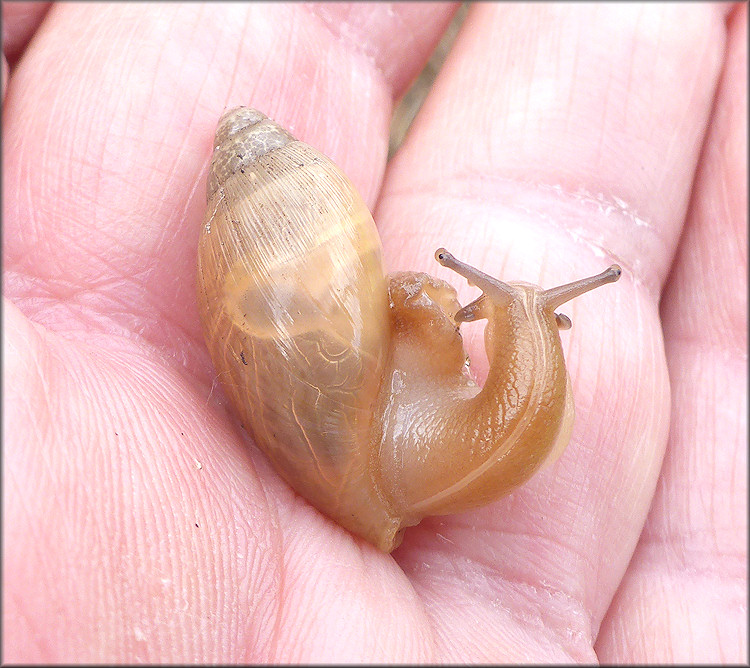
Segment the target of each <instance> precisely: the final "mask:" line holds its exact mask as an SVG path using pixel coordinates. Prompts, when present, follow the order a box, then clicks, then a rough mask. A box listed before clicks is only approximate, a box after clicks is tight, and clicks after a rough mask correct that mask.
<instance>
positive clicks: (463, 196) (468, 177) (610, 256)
mask: <svg viewBox="0 0 750 668" xmlns="http://www.w3.org/2000/svg"><path fill="white" fill-rule="evenodd" d="M478 177H480V178H478ZM446 180H447V181H448V182H450V184H451V186H452V185H453V184H459V187H458V188H457V191H456V192H453V191H452V188H445V187H442V188H440V187H438V186H437V185H436V186H433V185H432V184H431V183H430V182H424V183H420V184H419V186H418V187H409V188H406V189H403V188H402V189H393V190H389V191H388V198H389V200H391V201H392V200H397V199H398V198H399V197H405V198H407V199H408V198H410V197H413V196H414V195H417V196H419V195H422V194H424V195H425V196H429V197H434V196H435V193H436V192H437V193H441V197H444V198H450V201H459V202H460V201H462V200H466V201H468V202H470V203H476V202H477V200H479V201H480V202H481V203H482V205H491V204H492V201H493V199H495V200H497V201H498V202H499V204H500V206H501V207H503V208H507V207H511V210H515V211H519V212H524V210H523V209H522V208H520V207H519V206H518V205H515V204H514V203H508V202H507V201H503V195H504V193H503V192H500V193H497V194H495V193H493V190H492V183H498V184H500V185H501V186H503V187H507V186H508V185H512V184H518V186H519V188H521V187H531V188H537V189H544V188H548V189H550V190H551V191H553V192H554V193H555V195H561V196H563V197H564V198H567V202H568V203H570V202H572V203H573V204H578V203H579V202H580V201H581V199H580V197H579V196H578V195H577V194H575V193H573V192H572V191H570V190H563V189H561V188H560V187H559V186H557V185H548V184H539V183H530V182H527V181H524V180H517V179H510V178H507V177H499V178H491V177H488V176H487V175H486V174H481V175H477V174H473V173H471V172H466V173H464V174H460V175H455V174H453V175H448V176H447V177H446V175H441V176H440V177H439V181H440V183H443V182H444V181H446ZM463 183H470V184H472V185H474V186H476V184H477V183H480V184H481V185H482V187H481V188H480V189H478V190H477V189H476V188H474V191H473V192H461V186H460V184H463ZM485 184H489V186H488V187H484V186H485ZM438 185H439V184H438ZM480 192H481V193H482V194H481V195H480V194H479V193H480ZM531 196H532V197H533V196H534V191H533V190H531ZM414 199H418V197H416V198H414ZM595 201H596V200H595ZM604 202H605V203H606V204H607V206H609V207H611V208H612V209H616V210H620V211H627V212H628V213H627V215H626V216H621V218H622V219H623V220H625V221H628V219H631V220H632V219H633V218H634V217H635V219H637V220H639V221H640V220H641V219H640V218H637V216H634V214H633V213H632V211H631V210H630V209H629V208H628V205H627V204H624V203H623V202H622V201H621V200H617V199H615V200H614V201H610V200H609V199H608V198H606V196H605V199H604ZM446 207H447V205H446ZM583 213H584V214H585V213H586V212H585V211H584V212H583ZM586 218H587V216H586V215H582V216H581V221H585V220H586ZM534 222H535V223H537V224H540V223H541V224H544V225H545V226H547V227H549V228H550V229H551V230H553V231H555V232H563V233H564V234H565V235H566V236H567V237H569V238H570V239H571V240H572V242H573V246H574V247H575V248H576V249H580V246H581V242H583V243H585V244H586V246H588V248H589V250H590V252H591V253H592V255H593V257H594V260H593V262H592V264H596V263H600V262H601V261H602V259H601V256H602V255H604V256H605V258H606V260H605V262H608V261H613V262H616V263H617V264H619V265H620V266H621V267H623V272H624V273H625V274H626V275H627V276H628V277H629V278H630V279H631V280H632V282H633V283H634V284H636V285H642V286H643V287H645V288H646V290H647V291H648V292H649V294H658V292H659V291H660V289H661V287H660V286H661V283H662V279H660V278H659V279H658V280H657V278H654V279H652V280H644V277H645V276H644V272H643V271H641V270H640V269H637V268H635V267H632V266H631V263H630V262H629V260H628V259H627V258H626V257H624V256H623V255H621V254H620V253H618V252H617V251H616V250H615V249H614V248H612V247H611V246H612V245H613V244H609V243H608V244H602V243H599V242H597V241H595V240H594V239H592V238H588V239H582V238H581V236H580V235H578V234H576V233H574V232H573V231H572V230H571V229H570V228H569V227H567V226H560V225H556V224H555V223H554V222H553V218H552V217H550V216H546V215H543V216H541V219H540V218H539V217H538V216H537V218H536V219H535V221H534ZM646 225H647V226H648V227H649V230H650V231H651V232H653V236H654V239H655V242H654V243H655V244H656V242H662V243H663V244H664V245H666V242H664V241H662V240H661V239H660V238H659V235H658V229H659V228H657V227H656V226H652V225H650V224H648V223H646ZM609 236H610V237H611V239H610V241H612V242H614V241H615V240H616V238H617V237H615V231H614V230H613V231H612V232H611V233H610V235H609ZM577 252H580V251H577ZM658 253H659V251H658V250H654V254H658Z"/></svg>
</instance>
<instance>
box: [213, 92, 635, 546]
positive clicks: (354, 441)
mask: <svg viewBox="0 0 750 668" xmlns="http://www.w3.org/2000/svg"><path fill="white" fill-rule="evenodd" d="M207 199H208V207H207V212H206V218H205V221H204V225H203V228H202V232H201V236H200V243H199V250H198V306H199V313H200V316H201V324H202V327H203V332H204V336H205V339H206V343H207V346H208V350H209V352H210V355H211V358H212V360H213V363H214V366H215V368H216V371H217V373H218V378H219V380H220V381H221V384H222V386H223V388H224V390H225V392H226V394H227V396H228V397H229V399H230V401H231V403H232V405H233V407H234V409H235V411H236V412H237V414H238V415H239V417H240V419H241V421H242V424H243V426H244V427H245V428H246V429H247V430H248V432H250V434H251V435H252V437H253V439H254V441H255V443H256V444H257V445H258V446H260V447H261V448H262V449H263V451H264V452H265V453H266V455H267V456H268V457H269V459H270V460H271V461H272V462H273V464H274V466H275V467H276V469H277V470H278V471H279V473H280V474H281V475H282V476H283V477H284V478H285V479H286V480H287V482H288V483H289V484H290V485H291V486H292V487H293V488H294V489H295V490H296V491H297V492H298V493H299V494H301V495H302V496H304V497H305V498H306V499H307V500H308V501H309V502H310V503H312V504H313V505H314V506H315V507H317V508H318V509H319V510H321V511H322V512H323V513H325V514H326V515H328V516H329V517H331V518H333V519H334V520H336V521H337V522H338V523H339V524H341V525H342V526H344V527H346V528H347V529H349V530H350V531H352V532H354V533H356V534H358V535H360V536H363V537H364V538H366V539H367V540H368V541H370V542H371V543H373V544H374V545H376V546H377V547H379V548H380V549H382V550H384V551H391V550H392V549H394V548H395V547H396V546H397V545H398V544H399V543H400V542H401V536H402V533H403V529H404V528H405V527H407V526H411V525H414V524H417V523H418V522H419V521H420V520H421V519H422V518H423V517H425V516H428V515H436V514H447V513H455V512H459V511H462V510H466V509H469V508H472V507H476V506H479V505H483V504H486V503H489V502H490V501H492V500H494V499H496V498H498V497H499V496H501V495H502V494H504V493H506V492H507V491H509V490H511V489H513V488H514V487H516V486H517V485H520V484H521V483H523V482H524V481H525V480H527V479H528V478H529V477H530V476H531V475H532V474H533V473H534V471H536V470H537V469H538V468H539V466H540V465H541V464H542V463H543V462H544V460H545V459H546V458H547V457H548V456H549V455H550V454H551V453H554V452H559V451H560V449H561V448H562V447H564V446H565V444H566V443H567V441H568V439H569V436H570V430H571V428H572V420H573V401H572V395H571V392H570V382H569V379H568V376H567V372H566V370H565V364H564V360H563V355H562V348H561V344H560V337H559V334H558V328H567V327H569V326H570V321H569V320H568V319H567V318H566V316H563V315H560V314H555V313H554V309H555V308H556V307H557V306H558V305H559V304H561V303H563V302H564V301H567V300H568V299H570V298H572V297H574V296H576V295H578V294H581V293H583V292H585V291H587V290H590V289H592V288H593V287H596V286H598V285H602V284H603V283H607V282H611V281H613V280H617V278H618V277H619V275H620V270H619V267H616V265H615V266H613V267H610V269H608V270H607V271H605V272H603V273H602V274H599V275H598V276H594V277H592V278H589V279H584V280H583V281H578V282H576V283H572V284H569V285H567V286H562V287H560V288H554V289H553V290H546V291H544V290H541V288H537V287H535V286H531V285H527V284H522V283H518V284H505V283H502V282H501V281H498V280H496V279H494V278H492V277H490V276H487V275H485V274H483V273H481V272H479V271H478V270H476V269H474V268H473V267H470V266H468V265H465V264H464V263H462V262H460V261H458V260H457V259H456V258H454V257H453V256H452V255H450V253H448V252H447V251H445V250H443V249H440V250H439V251H438V252H437V253H436V258H437V259H438V261H439V262H441V263H442V264H443V265H445V266H448V267H450V268H451V269H453V270H455V271H456V272H458V273H459V274H460V275H462V276H464V277H465V278H466V279H467V280H469V281H471V282H472V283H473V284H475V285H477V286H478V287H479V288H480V289H482V291H483V293H482V295H481V296H480V297H479V298H478V299H477V300H475V301H474V302H472V303H471V304H469V305H467V306H465V307H463V308H461V306H460V304H459V303H458V301H457V299H456V292H455V290H454V289H453V288H452V287H451V286H450V285H448V284H447V283H445V282H443V281H440V280H437V279H435V278H432V277H430V276H428V275H427V274H422V273H414V272H403V273H399V274H395V275H393V276H390V277H388V278H386V277H385V276H384V274H383V269H382V261H381V247H380V240H379V237H378V234H377V231H376V228H375V224H374V222H373V219H372V216H371V215H370V212H369V211H368V209H367V207H366V205H365V203H364V202H363V201H362V198H361V197H360V196H359V194H358V193H357V191H356V190H355V188H354V186H353V185H352V183H351V182H350V181H349V180H348V179H347V178H346V176H345V175H344V174H343V173H342V172H341V171H340V170H339V169H338V168H337V167H336V165H334V164H333V162H331V160H329V159H328V158H327V157H326V156H324V155H323V154H321V153H319V152H318V151H316V150H315V149H314V148H312V147H311V146H309V145H307V144H305V143H303V142H300V141H297V140H296V139H294V137H292V136H291V135H290V134H289V133H288V132H287V131H286V130H284V129H283V128H281V127H280V126H279V125H277V124H276V123H274V122H273V121H271V120H270V119H268V118H267V117H266V116H264V115H263V114H262V113H260V112H258V111H256V110H254V109H249V108H246V107H239V108H236V109H233V110H231V111H229V112H227V113H226V114H224V116H223V117H222V118H221V120H220V121H219V125H218V128H217V131H216V138H215V142H214V154H213V159H212V163H211V168H210V173H209V176H208V187H207ZM479 318H487V319H488V326H487V329H486V331H485V344H486V348H487V355H488V358H489V360H490V369H489V373H488V377H487V381H486V382H485V384H484V386H483V387H482V388H479V387H478V386H477V385H476V383H475V382H474V381H473V380H472V379H471V377H470V376H469V374H468V372H467V369H466V365H465V360H466V354H465V352H464V349H463V343H462V339H461V334H460V331H459V324H460V323H461V322H466V321H469V320H475V319H479Z"/></svg>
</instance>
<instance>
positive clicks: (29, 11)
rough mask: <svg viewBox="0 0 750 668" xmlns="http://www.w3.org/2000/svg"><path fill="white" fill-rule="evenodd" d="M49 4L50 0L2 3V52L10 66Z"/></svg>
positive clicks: (36, 26)
mask: <svg viewBox="0 0 750 668" xmlns="http://www.w3.org/2000/svg"><path fill="white" fill-rule="evenodd" d="M51 4H52V3H50V2H4V3H3V7H2V10H3V53H4V54H5V57H6V58H7V59H8V62H9V63H10V65H11V66H12V65H14V64H15V63H16V61H17V60H18V59H19V57H20V56H21V54H22V53H23V50H24V49H25V48H26V45H27V44H28V42H29V40H30V39H31V37H32V35H33V34H34V32H35V31H36V29H37V28H38V27H39V25H40V24H41V22H42V20H43V19H44V16H45V14H46V13H47V10H49V8H50V5H51Z"/></svg>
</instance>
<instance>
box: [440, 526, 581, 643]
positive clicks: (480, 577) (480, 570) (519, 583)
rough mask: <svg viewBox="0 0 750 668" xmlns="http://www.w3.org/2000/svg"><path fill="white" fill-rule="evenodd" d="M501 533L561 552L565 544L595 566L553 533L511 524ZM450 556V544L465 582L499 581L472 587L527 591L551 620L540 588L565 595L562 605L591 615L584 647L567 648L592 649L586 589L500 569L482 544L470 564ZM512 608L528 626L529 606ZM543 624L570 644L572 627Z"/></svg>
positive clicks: (542, 615) (540, 614)
mask: <svg viewBox="0 0 750 668" xmlns="http://www.w3.org/2000/svg"><path fill="white" fill-rule="evenodd" d="M500 533H502V535H503V538H504V539H505V538H506V537H512V538H514V539H515V538H519V537H527V538H529V539H531V540H532V541H541V543H543V544H545V548H544V549H546V550H548V551H549V552H550V553H554V554H560V548H562V549H563V550H564V551H565V552H572V553H573V554H576V555H577V560H576V561H577V562H578V563H579V564H580V563H583V564H586V563H588V564H589V570H591V567H592V566H593V563H592V561H591V559H590V558H588V557H587V556H586V555H585V554H583V553H581V552H579V551H577V550H575V549H574V547H573V546H570V545H566V544H563V543H560V542H559V541H557V540H554V539H553V538H552V537H549V536H544V535H542V534H532V533H527V532H523V531H509V530H508V529H507V528H505V529H503V530H502V531H501V532H500ZM438 554H440V551H438ZM449 557H450V547H449V549H448V552H446V554H445V558H446V559H447V560H448V563H449V564H450V565H451V566H452V567H453V568H454V569H455V574H456V575H457V576H458V578H459V579H460V580H461V581H463V582H464V583H465V584H468V583H477V582H481V583H485V584H486V583H487V582H491V583H496V584H495V585H490V586H487V587H485V586H483V585H482V586H475V587H473V588H472V591H475V592H479V591H487V592H490V591H492V592H496V591H501V590H507V589H509V588H511V589H513V590H514V592H516V593H521V594H523V596H524V599H525V600H526V601H527V603H528V606H529V607H530V608H531V609H533V610H536V612H537V615H538V618H539V619H541V620H547V618H548V617H549V614H548V605H549V600H547V599H541V598H540V597H539V596H538V592H539V591H540V590H541V591H544V592H545V593H546V594H548V595H549V596H550V597H553V598H554V597H556V596H558V595H559V596H562V597H563V600H564V603H562V607H563V608H565V606H567V605H569V606H570V607H572V608H575V609H577V610H578V611H579V612H580V613H581V614H582V615H583V616H584V617H585V618H586V619H587V621H588V628H589V633H588V640H587V639H586V638H581V639H579V640H580V641H581V642H582V645H581V647H578V650H579V651H576V650H575V649H574V648H568V649H566V650H565V651H566V652H567V653H569V654H570V655H571V657H573V656H579V655H580V650H584V651H583V653H584V655H585V654H586V651H585V650H586V649H590V647H591V643H592V642H593V640H592V637H591V633H590V629H591V627H592V625H593V623H592V619H591V616H590V613H589V611H590V609H591V608H588V607H586V606H584V604H583V602H582V600H581V596H580V594H581V593H583V592H579V594H578V595H576V594H573V593H571V592H568V591H565V590H564V589H563V588H562V587H561V586H554V585H553V584H551V583H546V582H536V583H535V582H534V581H532V579H531V578H530V577H528V576H524V575H523V571H522V570H517V571H516V572H513V573H511V572H509V571H508V570H507V569H502V571H500V570H498V567H497V563H498V561H497V560H495V561H493V560H492V556H491V555H488V554H485V552H484V551H483V550H482V549H481V548H479V549H476V550H473V551H472V553H471V554H470V555H467V557H466V561H467V562H468V564H469V565H470V567H469V568H465V567H463V566H462V567H459V566H458V564H457V563H455V562H453V561H450V559H449ZM502 561H503V560H502V559H500V563H502ZM552 579H553V580H554V579H555V578H554V576H553V577H552ZM574 579H575V578H574ZM432 586H435V583H432ZM558 603H559V601H558ZM508 612H509V614H510V616H511V617H512V618H514V619H515V621H516V622H517V624H518V627H519V628H524V627H525V626H526V625H527V624H528V619H527V612H528V611H527V610H524V611H518V610H508ZM555 617H559V619H560V620H562V619H563V618H564V615H562V614H560V615H555V616H553V619H554V618H555ZM441 626H442V625H441ZM543 626H544V628H545V629H547V630H548V631H550V632H551V633H553V634H554V635H555V636H556V637H558V638H559V639H560V647H567V646H568V645H569V643H570V639H569V638H568V637H567V634H566V632H567V631H568V630H569V629H568V628H567V627H566V626H565V624H564V623H561V624H560V625H559V626H558V627H555V624H554V623H553V624H550V623H549V620H547V621H544V622H543ZM576 647H577V645H576Z"/></svg>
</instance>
